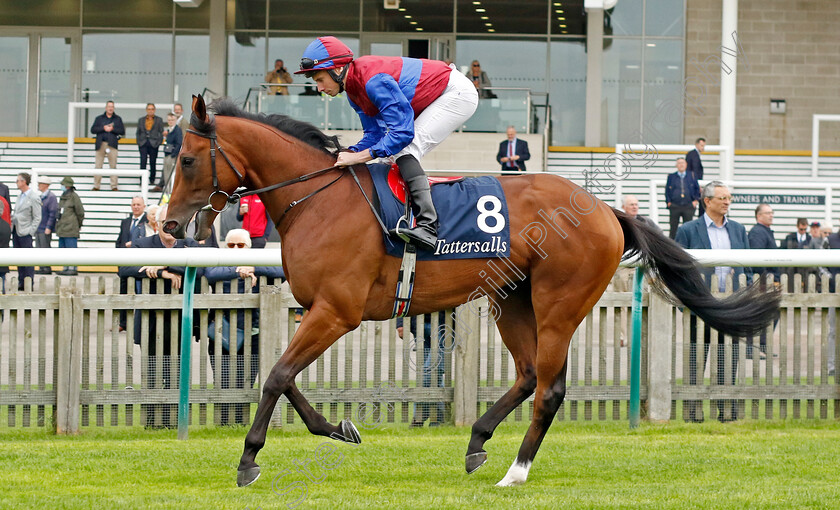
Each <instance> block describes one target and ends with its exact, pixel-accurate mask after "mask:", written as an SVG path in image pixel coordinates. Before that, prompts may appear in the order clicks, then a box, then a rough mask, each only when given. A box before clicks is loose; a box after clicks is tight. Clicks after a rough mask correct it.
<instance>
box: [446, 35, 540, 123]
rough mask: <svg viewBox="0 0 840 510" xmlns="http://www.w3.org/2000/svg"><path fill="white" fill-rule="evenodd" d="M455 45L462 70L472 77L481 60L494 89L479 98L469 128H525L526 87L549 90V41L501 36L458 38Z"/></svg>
mask: <svg viewBox="0 0 840 510" xmlns="http://www.w3.org/2000/svg"><path fill="white" fill-rule="evenodd" d="M455 48H456V55H457V59H456V61H455V64H456V65H457V66H458V69H460V70H461V72H462V73H464V74H466V75H467V77H471V76H472V75H473V67H472V64H473V63H475V62H477V63H478V64H479V66H480V69H479V70H480V71H481V72H484V73H486V74H487V79H488V80H489V81H490V87H487V86H485V87H484V88H485V89H486V90H488V91H489V92H490V93H489V94H488V95H489V96H490V97H487V95H485V97H484V98H483V99H482V100H481V101H479V104H478V109H477V110H476V112H475V114H474V115H473V117H472V119H470V122H468V123H467V129H468V130H469V131H492V132H504V131H505V128H506V127H507V126H508V125H514V126H516V129H517V130H519V131H521V132H525V127H526V123H527V119H528V115H529V112H528V104H527V95H528V94H527V91H526V90H522V89H529V90H532V91H534V92H545V90H546V79H545V70H546V59H547V58H548V55H547V53H548V45H547V43H546V42H545V41H521V40H511V39H501V38H496V39H458V41H457V42H456V45H455ZM505 89H508V90H505ZM510 89H520V90H510ZM493 95H495V96H497V98H493V97H492V96H493ZM485 102H487V103H489V104H484V103H485Z"/></svg>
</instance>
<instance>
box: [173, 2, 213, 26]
mask: <svg viewBox="0 0 840 510" xmlns="http://www.w3.org/2000/svg"><path fill="white" fill-rule="evenodd" d="M210 4H211V1H210V0H207V1H206V2H202V4H201V5H199V6H198V7H181V6H180V5H179V6H177V7H175V27H176V28H201V29H204V30H207V28H208V27H210Z"/></svg>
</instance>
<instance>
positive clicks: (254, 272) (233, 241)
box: [204, 229, 286, 425]
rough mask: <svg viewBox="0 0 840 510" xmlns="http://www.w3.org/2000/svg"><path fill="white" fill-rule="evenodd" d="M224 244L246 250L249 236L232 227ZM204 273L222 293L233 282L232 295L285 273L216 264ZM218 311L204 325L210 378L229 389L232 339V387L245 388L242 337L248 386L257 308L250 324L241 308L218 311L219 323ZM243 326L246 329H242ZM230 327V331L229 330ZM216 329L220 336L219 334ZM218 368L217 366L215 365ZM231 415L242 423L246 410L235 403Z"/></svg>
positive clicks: (224, 410) (255, 367) (226, 409)
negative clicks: (234, 355)
mask: <svg viewBox="0 0 840 510" xmlns="http://www.w3.org/2000/svg"><path fill="white" fill-rule="evenodd" d="M225 246H227V248H229V249H240V250H247V249H250V248H251V236H250V235H249V234H248V231H247V230H243V229H234V230H231V231H230V232H228V234H227V237H226V238H225ZM204 276H205V277H206V278H207V281H208V283H209V284H210V285H211V287H213V288H214V289H215V285H216V283H218V282H223V283H222V293H224V294H230V293H231V288H232V286H233V285H236V291H237V292H236V294H245V293H249V292H253V293H259V291H260V277H263V276H265V277H266V278H267V279H268V280H267V282H268V284H269V285H272V284H274V280H275V279H277V280H279V282H278V283H280V282H282V281H285V279H286V275H285V274H283V268H282V267H280V266H239V267H234V266H219V267H208V268H206V269H205V270H204ZM217 315H218V314H216V313H214V312H211V313H210V319H211V320H210V323H209V324H208V325H207V334H208V337H209V338H210V343H209V346H208V349H207V350H208V353H209V354H210V366H211V367H212V369H213V378H214V381H216V384H218V385H220V387H221V388H222V389H227V388H230V387H231V385H230V345H231V343H233V342H234V341H235V342H236V354H237V356H236V381H235V385H234V386H233V387H234V388H245V356H244V355H245V338H246V337H250V343H251V348H250V351H249V358H250V363H249V366H250V375H249V379H248V387H249V388H250V387H252V386H253V385H254V381H256V379H257V372H258V371H259V367H260V362H259V353H260V350H259V349H260V341H259V339H260V337H259V335H260V312H259V309H252V310H251V314H250V315H251V324H250V326H248V325H247V324H246V322H247V321H246V316H245V310H243V309H239V310H238V311H237V312H236V313H231V311H230V310H225V311H224V313H222V314H221V323H217V322H216V321H217V319H218V317H217ZM246 328H247V331H246ZM231 330H233V331H231ZM219 331H220V332H221V335H219ZM219 346H221V356H217V355H216V353H217V352H218V351H217V350H216V348H217V347H219ZM219 365H221V366H220V369H217V366H219ZM216 405H220V406H222V407H221V413H220V414H221V416H220V419H221V424H222V425H227V424H229V423H230V415H229V414H230V404H224V403H221V404H220V403H217V404H216ZM234 409H235V416H234V420H233V423H237V424H244V423H245V421H244V417H245V415H246V413H245V410H246V409H247V407H246V405H244V404H235V405H234Z"/></svg>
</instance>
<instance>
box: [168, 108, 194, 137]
mask: <svg viewBox="0 0 840 510" xmlns="http://www.w3.org/2000/svg"><path fill="white" fill-rule="evenodd" d="M172 111H173V112H175V115H177V116H178V118H177V119H176V120H175V123H177V124H178V127H179V128H181V136H184V134H185V133H186V132H187V129H189V127H190V119H188V118H187V117H185V116H184V105H182V104H181V103H175V104H174V105H173V106H172Z"/></svg>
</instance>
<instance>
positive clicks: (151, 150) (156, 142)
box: [137, 103, 163, 183]
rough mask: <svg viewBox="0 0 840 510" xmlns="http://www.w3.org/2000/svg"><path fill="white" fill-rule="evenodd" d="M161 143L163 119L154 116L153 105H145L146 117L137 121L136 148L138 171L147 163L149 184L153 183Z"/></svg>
mask: <svg viewBox="0 0 840 510" xmlns="http://www.w3.org/2000/svg"><path fill="white" fill-rule="evenodd" d="M161 143H163V119H161V118H160V117H158V116H157V115H155V105H154V104H152V103H147V104H146V116H145V117H140V118H139V119H138V120H137V147H139V148H140V170H145V169H146V161H147V160H148V162H149V182H150V183H153V182H155V174H156V173H157V172H156V170H155V163H156V162H157V155H158V147H160V144H161Z"/></svg>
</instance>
